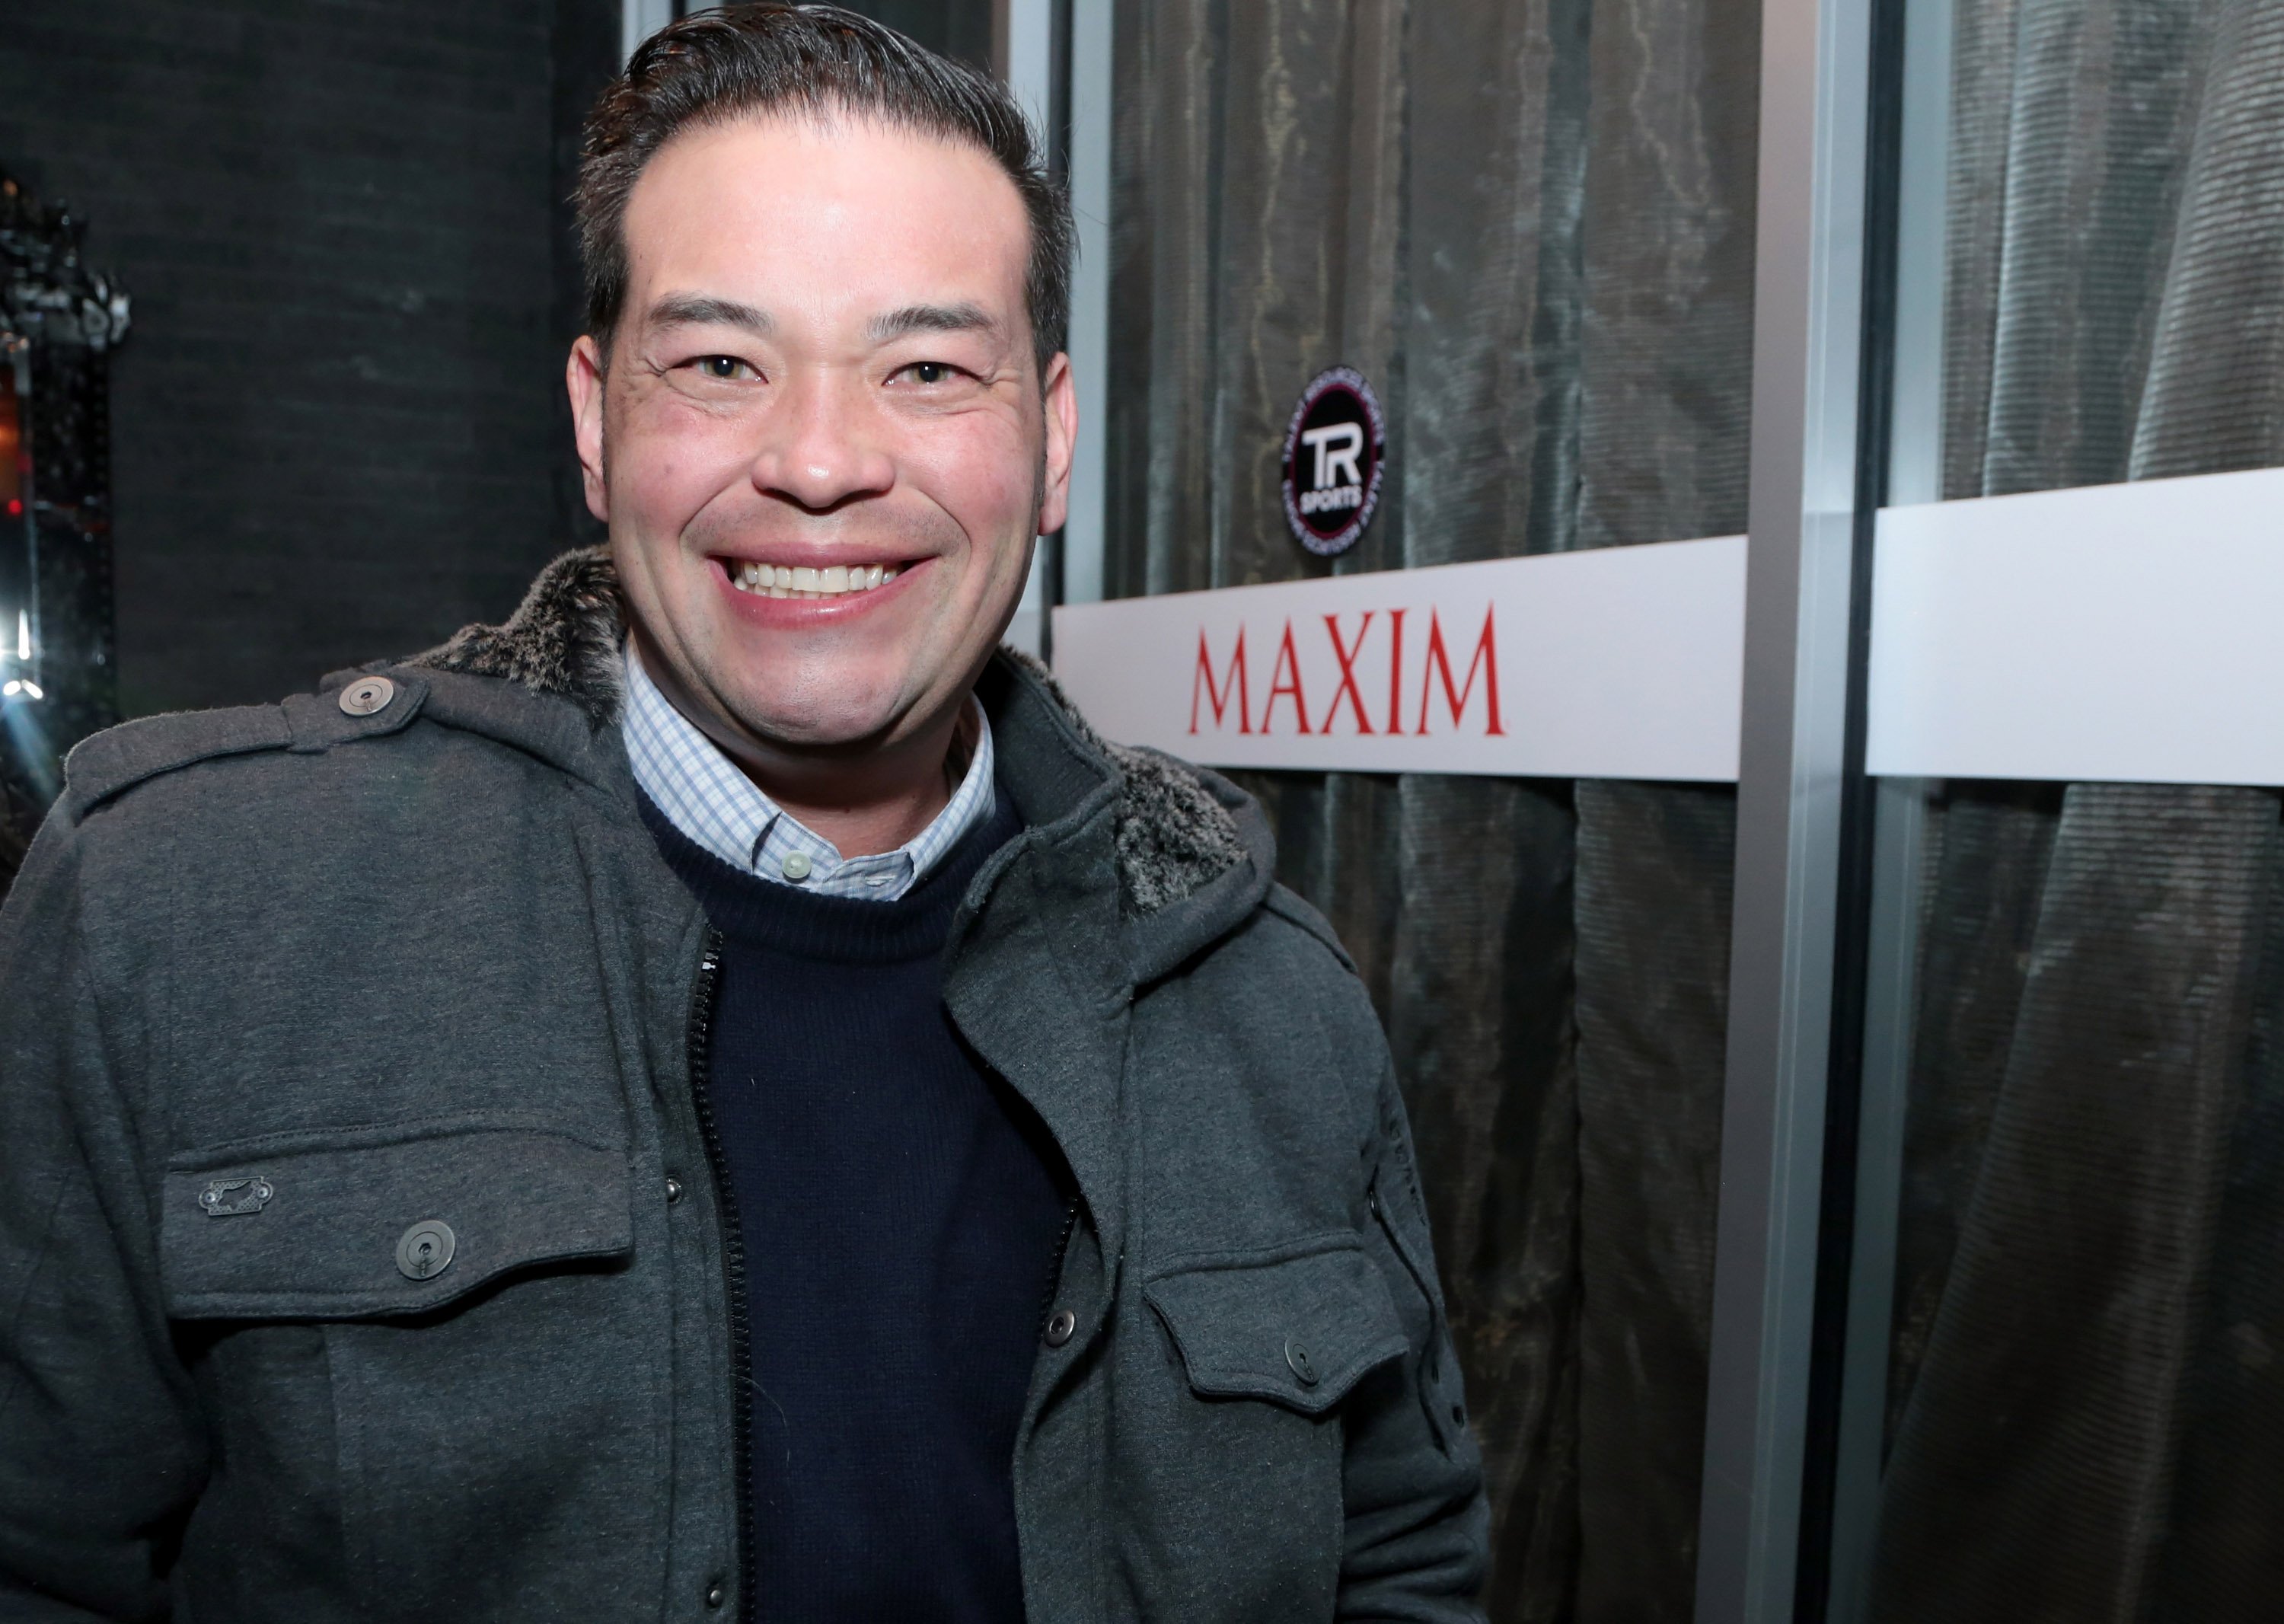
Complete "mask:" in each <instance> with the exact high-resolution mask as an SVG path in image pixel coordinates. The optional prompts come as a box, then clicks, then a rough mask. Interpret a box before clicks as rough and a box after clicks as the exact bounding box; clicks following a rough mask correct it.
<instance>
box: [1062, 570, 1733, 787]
mask: <svg viewBox="0 0 2284 1624" xmlns="http://www.w3.org/2000/svg"><path fill="white" fill-rule="evenodd" d="M1054 616H1055V620H1054V634H1055V636H1054V652H1055V671H1056V675H1058V676H1060V678H1061V680H1062V682H1063V684H1064V686H1065V687H1066V688H1068V690H1069V691H1070V694H1071V697H1072V698H1073V699H1076V701H1077V703H1078V706H1079V708H1080V709H1081V710H1082V711H1083V712H1084V713H1085V714H1086V716H1087V718H1088V719H1089V720H1090V721H1091V722H1093V724H1094V725H1095V727H1096V728H1097V729H1098V730H1099V731H1100V732H1102V733H1103V734H1104V735H1105V736H1106V737H1107V738H1114V739H1117V740H1119V741H1121V742H1122V743H1126V744H1137V745H1150V746H1156V747H1157V748H1159V749H1162V750H1165V751H1168V752H1169V753H1173V754H1176V755H1179V756H1182V757H1184V758H1185V759H1187V760H1190V761H1201V762H1204V763H1207V764H1208V765H1210V766H1216V767H1281V768H1299V769H1343V770H1351V771H1358V772H1436V773H1480V774H1498V775H1501V776H1506V777H1555V778H1669V779H1693V780H1700V781H1709V782H1725V781H1733V780H1734V779H1735V777H1736V776H1737V736H1738V722H1739V706H1740V693H1741V688H1742V680H1743V670H1744V630H1745V542H1744V538H1743V537H1742V536H1720V537H1716V538H1714V539H1712V540H1709V541H1693V542H1662V543H1652V544H1649V545H1646V546H1639V547H1608V548H1600V549H1596V550H1592V551H1585V552H1569V553H1548V554H1542V555H1539V556H1537V557H1532V558H1500V559H1495V560H1492V561H1490V562H1488V563H1482V564H1453V565H1446V566H1441V567H1438V568H1434V569H1416V570H1396V571H1388V572H1385V573H1381V574H1366V575H1343V576H1337V577H1334V578H1332V579H1329V580H1320V581H1305V582H1288V583H1284V584H1279V585H1271V586H1257V587H1232V588H1227V589H1223V590H1220V591H1215V592H1185V593H1175V594H1169V595H1168V596H1164V597H1139V598H1126V599H1122V600H1120V601H1117V602H1114V603H1105V604H1085V605H1072V606H1066V607H1063V608H1059V609H1057V610H1056V611H1055V612H1054Z"/></svg>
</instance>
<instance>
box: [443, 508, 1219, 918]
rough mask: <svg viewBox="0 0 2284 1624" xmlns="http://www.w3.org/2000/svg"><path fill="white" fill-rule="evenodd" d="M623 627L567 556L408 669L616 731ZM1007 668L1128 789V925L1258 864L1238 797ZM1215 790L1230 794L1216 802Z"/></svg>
mask: <svg viewBox="0 0 2284 1624" xmlns="http://www.w3.org/2000/svg"><path fill="white" fill-rule="evenodd" d="M623 627H624V608H623V605H622V600H621V598H620V596H619V582H618V574H617V571H616V570H615V569H614V568H613V566H612V564H611V559H610V554H609V552H608V551H607V550H606V549H604V548H601V547H590V548H583V549H581V550H577V551H573V552H567V553H564V554H563V555H561V556H560V557H559V558H556V560H555V561H554V562H553V563H551V564H550V565H549V566H547V567H546V568H545V569H544V570H543V571H541V572H540V574H539V578H538V579H537V580H536V581H535V582H533V583H532V586H531V590H530V591H529V592H528V593H527V594H526V595H525V597H524V600H523V603H522V604H521V605H520V606H519V607H518V608H517V610H516V612H515V613H514V614H512V615H511V616H510V617H509V618H508V620H507V621H506V623H505V624H504V625H500V626H481V625H479V626H469V627H465V628H463V629H461V630H460V631H458V632H457V633H455V634H454V635H453V636H452V637H451V639H450V641H448V642H446V643H444V644H442V645H441V646H440V647H437V648H434V649H431V650H430V651H429V652H426V653H425V654H421V655H418V656H416V657H415V658H414V659H413V660H411V661H409V662H408V663H410V664H411V665H414V666H418V667H425V668H429V669H432V670H439V671H454V672H459V673H462V674H464V675H470V676H489V677H498V678H501V679H504V680H505V681H507V682H511V683H518V684H520V686H522V687H525V688H528V689H529V690H531V691H533V692H535V693H541V694H549V695H552V696H555V697H557V698H559V699H567V700H568V701H569V702H570V703H571V704H573V705H574V706H575V707H578V709H579V711H580V713H581V714H583V715H584V716H585V717H586V719H587V721H588V722H589V723H590V725H591V726H593V727H595V728H597V729H601V728H605V727H608V726H611V725H614V724H615V723H616V722H617V720H618V714H619V707H620V705H621V703H622V693H621V691H620V680H619V647H620V643H621V640H622V637H623V636H624V630H623ZM999 659H1000V660H1004V661H1005V662H1007V664H1008V665H1009V666H1010V667H1011V668H1013V674H1014V675H1015V676H1016V678H1017V680H1018V681H1020V682H1021V683H1024V684H1026V685H1027V686H1029V688H1031V689H1032V690H1033V691H1035V692H1036V695H1037V696H1038V697H1039V698H1040V699H1042V700H1043V701H1044V703H1045V704H1047V705H1048V706H1050V707H1052V708H1053V709H1054V710H1056V711H1057V712H1058V713H1059V714H1060V715H1061V716H1062V718H1063V719H1064V720H1065V721H1066V722H1068V725H1069V727H1070V729H1071V730H1072V731H1073V732H1075V733H1076V735H1077V736H1078V738H1079V739H1080V740H1081V741H1082V743H1083V745H1084V746H1085V747H1086V748H1087V749H1088V750H1089V751H1091V753H1094V754H1095V755H1097V756H1099V758H1100V760H1101V762H1102V764H1103V766H1104V768H1105V769H1106V770H1107V772H1108V773H1110V774H1114V775H1115V776H1116V777H1117V779H1118V780H1119V802H1118V810H1117V825H1116V828H1117V832H1116V843H1117V854H1118V871H1119V880H1120V890H1121V893H1122V899H1123V902H1124V905H1125V908H1126V910H1127V911H1128V912H1129V913H1130V914H1135V915H1146V914H1152V913H1155V912H1157V911H1159V910H1162V909H1164V908H1166V907H1167V906H1169V904H1171V903H1174V902H1179V901H1181V900H1182V899H1184V898H1185V897H1189V896H1191V895H1193V894H1196V893H1198V892H1199V891H1201V890H1202V889H1204V888H1205V887H1206V886H1208V884H1210V883H1211V882H1212V881H1214V880H1216V879H1218V878H1221V877H1222V876H1223V875H1224V874H1226V873H1228V872H1229V871H1231V870H1232V869H1235V868H1236V867H1238V866H1239V865H1240V864H1241V863H1245V862H1246V861H1247V860H1248V857H1249V856H1251V855H1254V854H1252V853H1250V852H1249V851H1248V844H1249V843H1248V841H1247V840H1246V839H1244V838H1243V835H1242V833H1241V832H1240V828H1239V824H1238V818H1237V815H1236V810H1235V808H1239V807H1246V808H1247V809H1248V810H1250V808H1249V807H1248V805H1247V803H1246V801H1245V799H1244V797H1242V796H1241V795H1240V794H1239V793H1238V792H1236V791H1235V790H1234V789H1233V788H1232V787H1230V786H1228V785H1226V784H1224V783H1223V781H1221V780H1219V779H1218V778H1213V779H1210V780H1209V779H1208V777H1204V776H1202V775H1201V773H1200V771H1199V769H1195V768H1193V767H1190V766H1188V765H1187V764H1186V763H1184V762H1181V761H1176V760H1174V759H1173V758H1172V757H1171V756H1167V755H1162V754H1161V753H1158V752H1156V751H1154V750H1140V749H1134V748H1130V747H1129V746H1123V745H1114V744H1110V743H1108V742H1107V741H1106V740H1104V739H1103V738H1100V737H1099V735H1098V734H1096V732H1095V731H1094V730H1093V729H1091V727H1089V726H1088V725H1087V723H1086V721H1085V719H1084V718H1083V717H1082V716H1081V715H1080V714H1078V711H1077V709H1076V707H1074V706H1073V705H1072V704H1071V702H1070V700H1069V699H1068V696H1066V695H1065V694H1064V692H1063V691H1062V689H1061V687H1060V684H1058V683H1056V681H1055V679H1054V677H1053V676H1052V675H1051V674H1050V673H1049V672H1048V670H1047V668H1045V667H1044V666H1043V665H1041V664H1040V663H1039V662H1038V661H1037V660H1034V659H1032V658H1031V657H1030V656H1029V655H1028V654H1025V653H1022V652H1019V651H1017V650H1014V649H1010V648H1006V647H1005V646H1003V647H1002V648H1001V650H1000V652H999ZM1216 787H1218V788H1219V789H1221V790H1222V791H1223V793H1218V794H1217V793H1216ZM1255 816H1257V814H1255Z"/></svg>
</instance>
